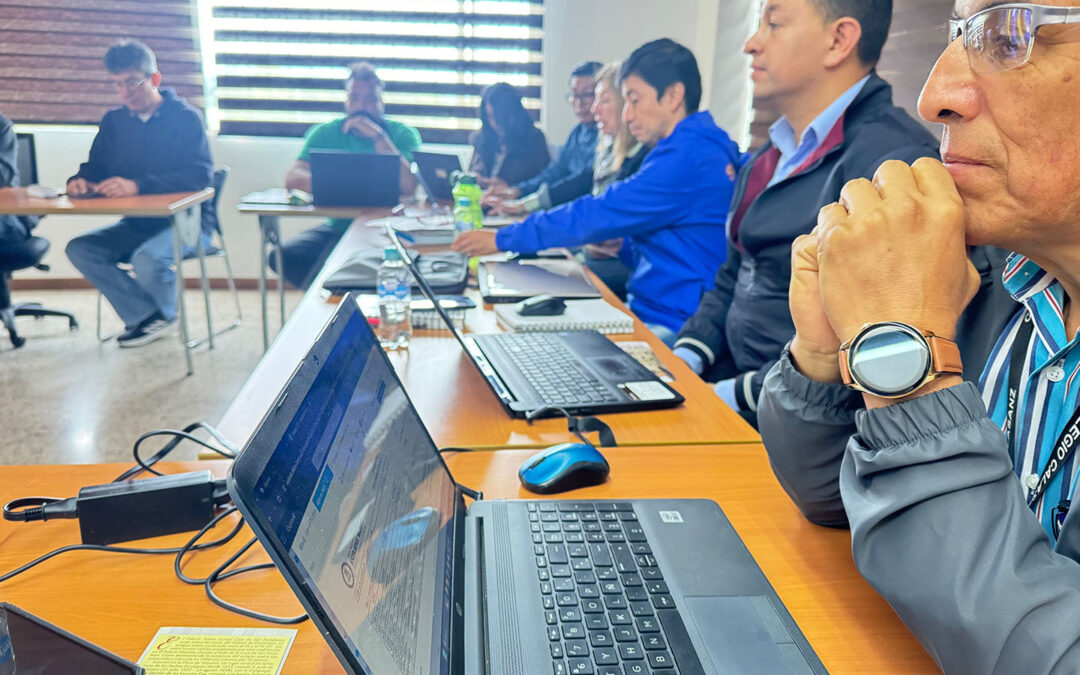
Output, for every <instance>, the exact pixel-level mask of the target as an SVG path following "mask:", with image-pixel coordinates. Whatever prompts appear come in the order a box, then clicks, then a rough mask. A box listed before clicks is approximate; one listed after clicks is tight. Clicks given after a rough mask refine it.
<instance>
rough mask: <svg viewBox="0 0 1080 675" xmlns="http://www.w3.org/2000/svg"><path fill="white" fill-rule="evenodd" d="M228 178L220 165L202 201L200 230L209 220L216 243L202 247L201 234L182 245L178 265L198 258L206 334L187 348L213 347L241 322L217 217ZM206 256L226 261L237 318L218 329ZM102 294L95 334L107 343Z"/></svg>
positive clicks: (227, 168) (234, 287)
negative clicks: (103, 332) (207, 196)
mask: <svg viewBox="0 0 1080 675" xmlns="http://www.w3.org/2000/svg"><path fill="white" fill-rule="evenodd" d="M228 177H229V167H227V166H223V167H221V168H220V169H218V170H217V171H215V172H214V183H213V188H214V196H213V198H211V199H209V200H207V201H205V202H203V204H202V211H201V213H200V216H201V219H202V225H201V226H200V229H201V230H202V231H203V232H205V231H206V229H207V228H206V224H207V223H210V226H211V229H212V230H213V234H216V235H217V243H216V244H215V243H214V241H213V238H211V242H210V246H209V247H208V248H205V249H204V248H203V239H202V235H201V234H200V236H199V238H198V243H197V244H196V245H195V246H194V247H187V246H185V247H184V259H183V261H182V262H181V264H183V263H185V262H191V261H196V260H197V261H198V262H199V275H200V285H201V287H202V292H203V300H204V302H205V304H206V327H207V334H206V337H203V338H199V339H197V340H191V341H190V342H188V347H189V348H192V349H194V348H195V347H198V346H199V345H201V344H203V343H204V342H209V343H210V348H211V349H213V348H214V338H215V337H217V336H218V335H221V334H222V333H226V332H228V331H230V330H232V329H233V328H236V327H237V326H239V325H240V324H241V323H242V322H243V315H242V314H241V311H240V294H239V292H237V290H236V279H235V278H234V277H233V270H232V262H231V261H230V260H229V250H228V248H226V246H225V235H224V233H223V232H222V229H221V219H220V218H219V217H218V199H220V198H221V191H222V190H223V189H224V187H225V179H226V178H228ZM207 258H222V259H223V260H224V261H225V273H226V281H227V283H228V288H229V291H231V292H232V295H233V302H234V304H235V305H236V318H235V319H233V320H232V322H231V323H229V325H228V326H226V327H225V328H222V329H221V330H218V331H215V330H214V321H213V316H212V314H211V312H210V277H209V276H208V275H207V272H206V259H207ZM118 266H119V267H120V268H122V269H124V270H127V271H128V272H130V271H131V265H130V264H128V263H120V265H118ZM102 299H103V298H102V295H101V293H98V303H97V337H98V340H100V341H101V342H108V341H109V340H111V339H112V338H114V337H116V336H115V335H108V336H105V337H102V336H101V306H102Z"/></svg>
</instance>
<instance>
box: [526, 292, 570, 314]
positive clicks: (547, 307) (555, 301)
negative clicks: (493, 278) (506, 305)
mask: <svg viewBox="0 0 1080 675" xmlns="http://www.w3.org/2000/svg"><path fill="white" fill-rule="evenodd" d="M514 308H515V309H516V310H517V313H518V314H520V315H521V316H558V315H559V314H562V313H563V312H565V311H566V301H565V300H563V299H562V298H556V297H554V296H551V295H534V296H533V297H531V298H529V299H527V300H522V301H521V302H519V303H518V304H517V305H515V306H514Z"/></svg>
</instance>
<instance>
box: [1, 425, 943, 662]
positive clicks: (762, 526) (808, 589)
mask: <svg viewBox="0 0 1080 675" xmlns="http://www.w3.org/2000/svg"><path fill="white" fill-rule="evenodd" d="M529 454H530V452H529V451H527V450H506V451H503V452H471V453H457V454H450V455H447V463H448V466H449V468H450V470H451V472H452V473H453V475H454V478H455V479H456V480H457V481H458V482H460V483H462V484H464V485H467V486H469V487H472V488H476V489H482V490H483V491H484V493H485V498H486V499H530V498H532V499H535V498H538V497H535V496H533V495H530V494H528V493H526V492H525V491H524V490H523V489H522V488H521V487H520V485H519V484H518V482H517V478H516V474H515V471H516V469H517V466H518V464H519V463H520V462H521V461H523V460H524V459H525V458H526V457H527V456H529ZM608 460H609V462H610V464H611V476H610V477H609V479H608V481H607V482H606V483H604V484H602V485H599V486H595V487H591V488H586V489H581V490H577V491H574V492H571V493H566V494H563V495H560V498H566V499H601V500H608V499H628V498H706V499H713V500H715V501H716V502H718V503H719V504H720V506H721V507H722V508H723V509H724V512H725V513H726V514H727V516H728V518H729V519H730V520H731V523H732V525H734V527H735V530H736V531H737V532H738V533H739V535H740V536H741V537H742V539H743V541H744V543H745V544H746V546H747V548H748V549H749V550H750V553H751V554H752V555H753V556H754V558H755V559H756V560H757V562H758V564H759V565H760V566H761V568H762V570H763V571H764V572H765V575H766V576H767V577H768V579H769V581H770V582H771V583H772V585H773V587H774V588H775V589H776V591H777V593H778V594H779V596H780V598H781V599H782V600H783V602H784V604H785V605H786V606H787V608H788V610H789V611H790V612H791V614H792V616H793V617H794V618H795V620H796V622H798V624H799V626H800V627H801V629H802V631H803V633H804V634H805V635H806V637H807V639H808V640H809V642H810V644H811V646H812V647H813V648H814V650H815V651H816V652H817V654H818V656H819V657H820V658H821V660H822V662H823V663H824V664H825V666H826V667H827V668H828V670H829V672H830V673H833V675H843V674H845V673H853V674H856V673H857V674H859V675H871V674H877V673H882V674H883V673H905V674H918V673H934V672H938V670H937V668H936V666H935V665H934V663H933V662H932V661H931V659H930V658H929V656H928V655H927V653H926V652H925V650H923V648H922V647H921V646H920V645H919V644H918V642H917V641H916V640H915V639H914V637H913V636H912V635H911V633H910V632H909V631H908V630H907V629H906V628H905V627H904V625H903V624H902V623H901V622H900V620H899V619H898V618H897V616H896V615H895V614H894V613H893V611H892V609H891V608H890V607H889V605H888V604H887V603H886V602H885V601H884V600H883V599H882V598H881V597H880V596H878V595H877V593H875V592H874V590H873V589H872V588H871V587H870V586H869V584H867V583H866V582H865V581H864V580H863V579H862V578H861V577H860V576H859V574H858V572H857V571H856V569H855V567H854V563H853V562H852V558H851V551H850V538H849V534H848V532H847V531H845V530H832V529H827V528H822V527H818V526H815V525H812V524H811V523H809V522H807V521H806V520H805V519H804V518H802V516H801V515H800V514H799V513H798V512H797V511H796V509H795V507H794V506H792V504H791V502H790V501H789V500H788V498H787V496H786V495H785V494H784V492H783V491H782V490H781V488H780V486H779V485H778V484H777V482H776V480H775V478H773V475H772V473H771V472H770V471H769V466H768V461H767V459H766V457H765V454H764V450H763V449H762V447H761V445H760V444H756V443H755V444H734V445H728V446H725V447H722V448H719V449H716V448H709V447H704V446H682V447H679V446H675V447H637V448H622V449H620V450H619V451H618V452H610V453H608ZM125 468H126V466H125V465H122V464H97V465H81V466H80V465H67V466H3V467H0V502H7V501H8V500H11V499H14V498H17V497H23V496H28V495H41V494H44V495H52V496H56V497H64V496H69V495H73V494H75V493H76V492H77V490H78V489H79V488H80V487H82V486H84V485H90V484H95V483H104V482H107V481H109V480H112V478H114V477H115V476H116V475H118V474H119V473H120V472H121V471H122V470H123V469H125ZM159 468H161V469H162V470H163V471H164V472H166V473H179V472H182V471H193V470H202V469H210V470H212V471H213V472H214V473H215V474H216V475H218V476H223V475H224V474H225V472H226V471H227V468H228V462H227V461H225V460H221V461H203V462H186V463H182V462H181V463H162V464H161V465H160V466H159ZM233 517H235V516H230V518H233ZM189 537H190V534H180V535H172V536H168V537H160V538H157V539H153V540H147V541H144V542H138V543H137V544H132V543H128V544H125V545H142V546H155V547H170V546H179V545H181V544H182V543H184V542H185V541H186V540H187V539H188V538H189ZM249 537H250V533H249V532H247V531H244V532H242V533H241V535H240V536H238V537H237V538H236V539H235V540H234V541H232V542H230V543H229V544H227V545H225V546H223V547H221V548H220V549H210V550H208V551H203V552H199V553H196V554H194V555H192V556H190V558H189V559H187V562H186V564H185V567H184V571H185V573H187V574H189V575H201V576H205V575H206V574H208V573H209V572H210V571H211V570H213V569H214V568H215V567H216V566H217V565H219V564H221V563H222V562H224V561H225V560H226V559H227V558H228V556H230V555H231V554H232V553H233V552H235V551H236V550H237V549H238V548H239V547H240V546H241V545H242V544H244V543H245V542H246V541H247V540H248V538H249ZM78 542H79V529H78V525H77V523H76V522H75V521H71V520H60V521H48V522H44V523H42V522H36V523H10V522H0V574H3V573H6V572H8V571H9V570H12V569H14V568H16V567H18V566H20V565H22V564H24V563H26V562H28V561H30V560H31V559H33V558H36V557H37V556H39V555H42V554H44V553H46V552H48V551H50V550H53V549H55V548H58V547H60V546H64V545H68V544H76V543H78ZM265 560H268V558H267V557H266V555H265V553H263V552H262V550H261V548H259V547H258V546H256V547H255V548H253V549H252V550H251V551H249V552H248V553H247V554H245V556H244V557H242V558H241V559H240V560H239V561H238V562H237V565H242V564H250V563H254V562H261V561H265ZM172 564H173V558H172V556H141V555H128V554H117V553H102V552H90V551H79V552H70V553H65V554H63V555H61V556H59V557H57V558H54V559H52V560H49V561H48V562H45V563H44V564H42V565H40V566H38V567H36V568H34V569H32V570H30V571H28V572H25V573H24V574H21V575H19V576H17V577H15V578H13V579H11V580H9V581H7V582H4V583H2V584H0V599H3V600H4V601H7V602H11V603H13V604H15V605H17V606H19V607H21V608H23V609H25V610H27V611H29V612H32V613H34V614H36V615H38V616H40V617H42V618H43V619H45V620H47V621H50V622H52V623H54V624H56V625H58V626H60V627H61V628H64V629H65V630H68V631H71V632H73V633H75V634H76V635H79V636H80V637H83V638H85V639H87V640H90V641H91V642H93V643H95V644H97V645H99V646H101V647H104V648H105V649H108V650H110V651H112V652H114V653H116V654H119V655H120V656H122V657H125V658H128V659H131V660H136V659H138V658H139V656H140V654H142V651H143V650H144V649H145V647H146V646H147V644H149V642H150V640H151V638H152V637H153V636H154V634H155V633H156V632H157V630H158V628H160V627H164V626H192V627H270V625H269V624H266V623H262V622H259V621H255V620H252V619H247V618H244V617H241V616H238V615H236V614H231V613H228V612H226V611H224V610H222V609H219V608H218V607H217V606H215V605H213V604H212V603H211V602H210V601H209V600H208V599H207V598H206V596H205V595H204V593H203V591H202V589H201V588H199V587H196V586H189V585H186V584H183V583H181V582H180V581H178V580H177V579H176V578H175V577H174V576H173V571H172ZM216 590H217V591H218V593H219V595H221V596H222V597H223V598H224V599H226V600H228V601H230V602H233V603H237V604H240V605H242V606H244V607H248V608H251V609H254V610H256V611H260V612H267V613H271V614H277V615H282V616H292V615H296V614H299V613H300V612H301V611H302V610H301V608H300V605H299V603H298V602H297V600H296V599H295V597H294V596H293V594H292V593H291V591H290V590H289V588H288V586H287V585H286V583H285V582H284V580H283V579H282V578H281V576H280V575H279V574H278V573H277V571H276V570H266V571H260V572H254V573H251V574H245V575H241V576H239V577H236V578H235V579H229V580H227V581H224V582H222V583H221V584H219V585H218V586H217V587H216ZM296 628H297V630H298V631H299V632H298V634H297V638H296V641H295V643H294V644H293V647H292V651H291V652H290V654H289V657H288V659H287V660H286V662H285V668H284V671H283V672H284V673H297V674H301V673H302V674H309V673H340V672H342V669H341V666H340V665H339V664H338V663H337V661H336V659H335V657H334V656H333V654H332V653H331V651H330V649H329V647H327V646H326V643H325V642H324V641H323V639H322V637H321V636H320V635H319V632H318V630H317V629H316V628H315V626H313V625H312V624H311V623H310V622H305V623H303V624H300V625H298V626H296Z"/></svg>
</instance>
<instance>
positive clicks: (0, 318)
mask: <svg viewBox="0 0 1080 675" xmlns="http://www.w3.org/2000/svg"><path fill="white" fill-rule="evenodd" d="M17 316H32V317H34V318H35V319H42V318H44V317H47V316H58V317H63V318H65V319H67V320H68V328H69V329H70V330H77V329H78V328H79V322H78V321H76V320H75V316H74V315H73V314H71V313H69V312H61V311H58V310H55V309H46V308H44V307H42V306H41V303H39V302H24V303H20V304H17V305H12V306H11V307H7V308H5V309H0V322H3V324H4V327H5V328H7V331H8V337H10V338H11V344H12V345H14V346H15V348H16V349H18V348H19V347H22V346H23V345H24V344H26V338H24V337H21V336H20V335H19V333H18V331H16V330H15V317H17Z"/></svg>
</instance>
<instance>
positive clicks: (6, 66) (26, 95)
mask: <svg viewBox="0 0 1080 675" xmlns="http://www.w3.org/2000/svg"><path fill="white" fill-rule="evenodd" d="M194 12H195V7H194V4H193V0H178V1H175V2H173V1H169V0H157V1H155V2H144V1H141V0H0V112H2V113H4V114H5V115H7V116H8V117H9V118H11V119H12V120H14V121H16V122H58V123H87V122H89V123H97V122H99V121H100V120H101V117H102V115H104V114H105V112H106V111H107V110H109V109H111V108H115V107H116V106H118V105H120V104H119V102H118V101H117V98H116V91H115V90H114V88H113V87H112V85H110V84H109V82H108V80H107V79H106V75H105V66H104V65H103V64H102V59H103V58H104V56H105V51H106V50H107V49H108V48H109V46H110V45H112V44H113V43H114V42H116V41H117V40H119V39H121V38H136V39H139V40H142V41H143V42H145V43H146V44H147V45H149V47H150V48H151V49H153V50H154V52H155V53H156V55H157V58H158V68H159V69H160V70H161V72H162V75H163V76H164V86H169V87H173V88H174V89H176V91H177V93H178V94H180V95H181V96H183V97H185V98H186V99H188V101H190V102H191V103H192V104H193V105H196V106H199V107H202V106H203V76H202V63H201V58H200V53H199V46H198V31H197V29H196V27H195V20H194V16H195V14H194Z"/></svg>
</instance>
